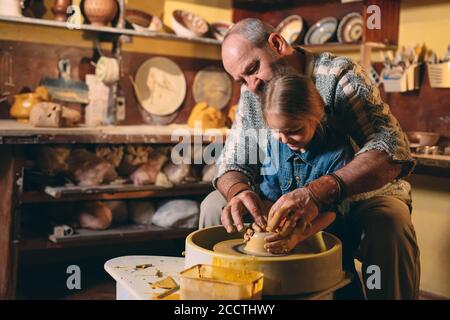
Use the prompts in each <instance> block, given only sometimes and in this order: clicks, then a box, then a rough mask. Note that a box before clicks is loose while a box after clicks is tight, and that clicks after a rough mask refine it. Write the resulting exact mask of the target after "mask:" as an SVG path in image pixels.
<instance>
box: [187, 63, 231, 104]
mask: <svg viewBox="0 0 450 320" xmlns="http://www.w3.org/2000/svg"><path fill="white" fill-rule="evenodd" d="M231 85H232V84H231V80H230V77H229V76H228V74H227V73H225V72H224V71H223V70H222V69H219V68H217V67H207V68H205V69H203V70H200V71H199V72H197V74H196V75H195V79H194V85H193V89H192V90H193V93H194V100H195V102H196V103H199V102H206V103H207V104H208V105H209V106H211V107H214V108H217V109H222V108H223V107H225V106H226V105H227V104H228V102H229V101H230V99H231V92H232V89H231Z"/></svg>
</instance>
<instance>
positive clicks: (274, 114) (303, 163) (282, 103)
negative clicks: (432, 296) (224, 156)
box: [260, 74, 354, 253]
mask: <svg viewBox="0 0 450 320" xmlns="http://www.w3.org/2000/svg"><path fill="white" fill-rule="evenodd" d="M261 105H262V112H263V117H264V119H265V121H266V123H267V125H268V127H269V128H270V129H271V130H272V136H273V139H272V140H271V141H270V142H269V143H268V146H267V152H266V155H267V157H269V159H270V166H271V171H272V173H271V174H269V175H263V181H262V183H261V185H260V191H261V193H262V196H263V198H264V199H265V200H268V201H271V202H275V201H276V200H277V199H278V198H280V197H281V196H282V195H283V194H286V193H289V192H291V191H293V190H295V189H297V188H302V187H304V186H306V185H307V184H308V183H310V182H311V181H313V180H315V179H318V178H319V177H321V176H323V175H326V174H329V173H332V172H335V171H336V170H338V169H339V168H341V167H343V166H344V165H345V164H346V163H348V162H350V161H351V159H352V158H353V155H354V152H353V149H352V147H351V145H350V144H349V141H348V140H347V139H346V138H345V137H343V136H342V135H340V134H339V133H337V132H336V131H333V130H332V129H331V128H329V127H326V126H324V125H323V124H322V119H323V118H324V115H325V111H324V103H323V100H322V97H321V96H320V94H319V93H318V91H317V89H316V87H315V85H314V84H313V82H312V81H311V80H310V79H308V78H306V77H304V76H301V75H296V74H290V75H284V76H281V77H278V78H275V79H273V80H272V81H271V82H270V83H269V85H268V87H267V88H266V90H265V93H264V95H263V97H262V103H261ZM274 167H275V169H276V170H274ZM265 168H267V166H266V167H263V173H264V169H265ZM273 172H275V173H273ZM336 211H337V208H325V210H324V212H322V213H320V215H319V217H318V218H316V219H315V220H314V221H313V224H312V225H311V224H308V225H307V226H306V225H305V224H303V223H302V219H300V220H299V221H298V222H297V225H296V226H294V225H283V223H282V224H281V226H280V229H279V230H277V231H278V232H280V231H281V229H283V233H285V232H286V231H289V234H291V235H290V236H288V237H287V238H283V239H280V237H279V236H272V237H267V238H266V249H267V250H268V251H269V252H272V253H283V252H288V251H290V250H292V249H293V248H294V247H295V246H296V245H297V244H298V243H299V242H300V241H302V240H304V239H305V238H307V237H308V236H310V235H312V234H314V233H315V232H317V231H320V230H323V229H324V228H326V227H327V226H328V225H330V224H331V223H332V222H333V221H334V219H335V217H336V213H335V212H336ZM288 223H290V222H288Z"/></svg>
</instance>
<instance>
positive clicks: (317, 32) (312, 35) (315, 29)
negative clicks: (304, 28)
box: [305, 17, 338, 45]
mask: <svg viewBox="0 0 450 320" xmlns="http://www.w3.org/2000/svg"><path fill="white" fill-rule="evenodd" d="M337 26H338V21H337V19H336V18H334V17H326V18H323V19H321V20H319V21H318V22H316V23H315V24H314V25H313V26H312V27H311V28H310V29H309V30H308V32H307V33H306V36H305V44H307V45H315V44H324V43H326V42H328V41H329V40H330V39H331V38H333V36H334V34H335V33H336V29H337Z"/></svg>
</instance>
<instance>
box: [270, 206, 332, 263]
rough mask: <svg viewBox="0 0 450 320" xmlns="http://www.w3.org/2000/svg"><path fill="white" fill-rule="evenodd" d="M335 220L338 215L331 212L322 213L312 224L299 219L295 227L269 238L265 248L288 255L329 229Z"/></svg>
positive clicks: (284, 229) (285, 229) (271, 251)
mask: <svg viewBox="0 0 450 320" xmlns="http://www.w3.org/2000/svg"><path fill="white" fill-rule="evenodd" d="M335 218H336V213H335V212H331V211H329V212H324V213H321V214H320V215H319V216H318V217H317V218H316V219H314V221H313V222H312V223H308V222H304V220H303V219H299V220H298V222H297V224H296V225H295V226H294V227H292V226H290V227H289V228H283V230H282V232H278V233H276V234H274V235H270V236H267V237H266V238H265V241H266V244H265V245H264V248H265V249H266V250H267V251H269V252H270V253H274V254H281V253H288V252H290V251H292V250H293V249H294V248H295V247H296V246H297V244H299V243H300V242H302V241H303V240H305V239H307V238H308V237H310V236H312V235H313V234H316V233H317V232H319V231H322V230H323V229H325V228H326V227H328V226H329V225H330V224H331V223H332V222H333V221H334V219H335Z"/></svg>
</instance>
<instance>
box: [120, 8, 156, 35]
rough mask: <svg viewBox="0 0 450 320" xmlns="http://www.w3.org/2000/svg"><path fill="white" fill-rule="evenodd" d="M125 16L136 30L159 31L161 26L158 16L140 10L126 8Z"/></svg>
mask: <svg viewBox="0 0 450 320" xmlns="http://www.w3.org/2000/svg"><path fill="white" fill-rule="evenodd" d="M125 16H126V20H127V21H128V22H129V23H130V24H131V25H132V26H133V28H134V29H135V30H137V31H145V30H150V31H160V30H161V29H162V26H163V24H162V21H161V19H160V18H158V17H157V16H154V15H151V14H149V13H147V12H144V11H141V10H136V9H126V15H125Z"/></svg>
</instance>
